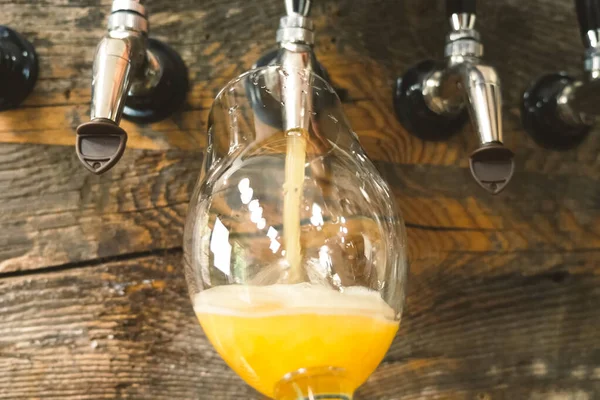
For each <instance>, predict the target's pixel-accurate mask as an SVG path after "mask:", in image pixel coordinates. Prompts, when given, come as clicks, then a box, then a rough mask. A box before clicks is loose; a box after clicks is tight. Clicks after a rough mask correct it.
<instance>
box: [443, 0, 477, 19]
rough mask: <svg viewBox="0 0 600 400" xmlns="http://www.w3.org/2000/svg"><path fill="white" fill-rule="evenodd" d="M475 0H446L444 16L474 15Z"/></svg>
mask: <svg viewBox="0 0 600 400" xmlns="http://www.w3.org/2000/svg"><path fill="white" fill-rule="evenodd" d="M475 3H476V1H475V0H446V16H447V17H450V16H451V15H452V14H463V13H464V14H475V12H476V7H475Z"/></svg>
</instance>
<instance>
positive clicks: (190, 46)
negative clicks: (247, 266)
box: [0, 0, 600, 400]
mask: <svg viewBox="0 0 600 400" xmlns="http://www.w3.org/2000/svg"><path fill="white" fill-rule="evenodd" d="M110 3H111V2H110V0H101V1H95V0H0V18H1V21H0V23H2V24H6V25H9V26H12V27H14V28H17V29H18V30H19V31H20V32H22V33H23V34H24V35H25V36H26V37H28V38H29V39H30V40H31V41H32V42H33V43H34V44H35V45H36V47H37V51H38V53H39V56H40V62H41V77H40V80H39V82H38V84H37V87H36V89H35V92H34V94H33V95H32V96H31V97H30V98H29V99H27V101H26V103H25V104H24V105H23V106H22V107H20V108H19V109H17V110H14V111H10V112H3V113H1V114H0V142H2V144H1V145H0V399H11V400H13V399H30V398H45V399H100V398H135V399H140V398H145V399H173V398H178V399H205V400H209V399H210V400H230V399H242V398H248V399H258V398H259V396H258V395H256V394H255V393H254V392H253V391H252V390H251V389H249V388H248V387H247V386H245V385H244V384H243V383H242V381H241V380H240V379H239V378H237V377H236V376H235V375H234V374H233V373H232V372H231V371H230V370H229V369H228V368H227V367H226V366H225V364H224V363H223V362H222V361H221V360H220V358H219V357H218V356H217V355H216V353H215V352H214V351H213V350H212V348H211V347H210V345H209V344H208V343H207V341H206V339H205V337H204V335H203V333H202V331H201V329H200V327H199V326H198V324H197V323H196V321H195V320H194V316H193V313H192V308H191V305H190V303H189V300H188V297H187V293H186V287H185V282H184V278H183V272H182V267H181V241H182V240H181V235H182V226H183V220H184V216H185V212H186V206H187V201H188V198H189V195H190V191H191V189H192V186H193V184H194V182H195V179H196V177H197V174H198V171H199V169H200V164H201V160H202V151H203V149H204V145H205V143H206V139H205V134H204V127H205V124H206V117H207V113H208V109H209V107H210V104H211V101H212V98H213V96H214V95H215V94H216V92H217V91H218V89H219V88H220V87H221V86H223V85H224V84H225V83H226V82H227V81H228V80H229V79H231V78H233V77H234V76H236V75H237V74H239V73H241V72H243V71H244V70H246V69H248V68H249V67H250V65H251V64H252V63H253V62H254V61H255V60H256V59H257V58H258V57H259V56H260V55H261V54H263V53H264V52H265V51H267V50H269V49H270V48H272V47H273V45H274V33H275V28H276V26H277V23H278V18H279V16H280V15H282V13H283V2H282V1H281V0H253V1H247V0H227V1H222V0H204V1H196V0H178V1H171V0H148V1H146V2H145V4H146V6H147V8H148V9H149V11H150V21H151V29H152V35H153V36H155V37H157V38H159V39H162V40H165V41H166V42H168V43H170V44H171V45H173V46H174V47H175V48H176V49H178V50H179V51H180V53H181V54H182V56H183V57H184V59H185V61H186V62H187V64H188V66H189V69H190V77H191V79H192V82H193V89H192V91H191V93H190V94H189V98H188V102H187V104H186V105H185V107H184V109H183V110H181V112H179V113H178V114H176V115H174V116H173V117H172V118H170V119H168V120H166V121H163V122H160V123H157V124H154V125H149V126H136V125H133V124H131V123H126V122H125V123H124V124H123V125H124V127H125V128H126V129H127V130H128V132H130V135H131V136H130V141H129V143H128V150H127V151H126V154H125V156H124V157H123V159H122V161H121V162H120V164H119V165H118V166H117V167H115V168H114V169H113V170H112V171H110V172H109V173H107V174H105V175H103V176H101V177H98V176H94V175H92V174H90V173H88V172H87V171H86V170H84V168H83V167H82V166H80V165H79V162H78V160H77V158H76V155H75V149H74V142H75V140H74V139H75V136H74V129H75V127H76V126H77V125H78V124H79V123H80V122H82V121H86V120H87V118H88V117H87V116H88V112H89V101H90V81H91V79H90V78H91V66H92V58H93V54H94V49H95V46H96V44H97V42H98V41H99V39H100V37H101V36H102V35H103V33H104V30H105V28H104V27H105V25H106V20H107V16H108V12H109V10H110ZM314 3H315V4H314V10H313V11H314V12H313V15H314V17H315V21H316V26H317V33H318V43H317V46H316V52H317V54H318V57H319V59H320V60H321V62H322V63H323V64H324V65H325V66H326V67H327V68H328V70H329V73H330V74H331V76H332V79H333V81H334V84H335V85H336V87H339V88H342V89H344V92H345V93H346V95H345V96H344V97H345V98H344V107H345V110H346V112H347V114H348V116H349V119H350V121H351V123H352V124H353V127H354V128H355V130H356V131H357V133H358V134H359V136H360V138H361V141H362V143H363V145H364V147H365V148H366V150H367V152H368V154H369V155H370V156H371V157H372V159H373V160H374V161H375V163H376V166H377V167H378V168H379V170H380V171H381V172H382V173H383V174H384V176H385V178H386V179H387V180H388V181H389V183H390V184H391V186H392V187H393V189H394V192H395V194H396V196H397V200H398V204H399V207H400V208H401V211H402V212H403V214H404V217H405V219H406V222H407V225H408V235H409V247H410V258H411V268H412V269H411V273H410V281H409V283H410V285H409V296H408V305H407V308H406V310H407V311H406V314H405V318H404V319H403V325H402V327H401V329H400V332H399V334H398V337H397V340H396V341H395V342H394V344H393V346H392V348H391V350H390V351H389V353H388V355H387V357H386V358H385V360H384V361H383V363H382V365H381V366H380V368H379V369H378V370H377V372H376V373H375V374H374V375H373V376H372V378H370V379H369V381H368V382H367V383H366V384H365V385H364V387H362V388H361V389H360V390H359V392H358V394H357V399H359V400H360V399H362V400H405V399H406V400H408V399H479V400H485V399H487V400H491V399H494V400H495V399H532V400H540V399H551V400H566V399H572V400H588V399H598V398H600V156H599V154H600V132H593V133H592V135H590V137H589V138H588V139H587V141H586V142H584V143H583V145H581V146H580V147H579V148H577V149H575V150H571V151H568V152H552V151H547V150H542V149H540V148H539V147H538V146H536V145H535V144H534V143H533V141H532V140H531V139H529V138H528V137H527V136H526V134H525V133H524V132H523V131H522V129H521V125H520V120H519V112H518V103H519V98H520V96H521V93H522V91H523V89H524V88H525V87H526V86H527V85H528V83H529V82H530V81H531V80H532V79H534V78H535V77H536V76H539V75H540V74H542V73H544V72H551V71H557V70H566V71H568V72H571V73H573V74H576V75H577V74H579V73H580V71H581V69H582V67H581V65H582V54H583V49H582V45H581V43H580V40H579V35H578V31H577V25H576V18H575V15H574V10H573V5H572V2H571V1H567V0H530V1H523V0H502V1H500V0H499V1H491V0H490V1H486V2H483V1H482V2H480V3H481V4H480V12H479V17H478V27H479V28H480V30H481V33H482V36H483V39H484V42H485V45H486V59H487V60H488V61H489V63H491V64H493V65H494V66H496V67H497V68H498V70H499V73H500V76H501V78H502V80H503V84H504V86H503V95H504V102H505V110H504V125H505V137H506V143H507V145H508V146H509V147H510V148H512V149H514V150H515V152H516V154H517V164H518V168H517V171H516V173H515V178H514V180H513V182H512V183H511V184H510V186H509V187H508V188H507V189H506V191H505V192H504V193H503V194H501V195H500V196H498V197H491V196H489V195H487V194H486V193H485V192H484V191H483V190H482V189H480V188H479V187H477V185H476V184H475V183H474V182H473V181H472V179H471V177H470V174H469V171H468V164H467V157H468V154H469V153H470V151H471V150H473V149H474V148H475V145H476V137H475V135H474V134H473V132H472V130H471V128H470V127H466V128H465V131H464V132H463V133H461V134H459V135H457V136H455V137H454V138H453V139H451V140H450V141H448V142H442V143H425V142H422V141H420V140H418V139H416V138H414V137H412V136H410V135H409V134H408V133H407V132H406V131H405V130H404V129H403V128H402V127H401V126H400V125H399V123H398V122H397V121H396V119H395V116H394V113H393V111H392V103H391V97H392V90H391V87H392V82H393V81H394V79H395V77H396V76H397V75H399V74H401V73H402V71H404V70H405V69H406V68H408V67H409V66H410V65H411V64H414V63H415V62H417V61H420V60H422V59H425V58H434V57H435V58H439V57H441V55H442V52H443V50H442V49H443V40H444V39H443V38H444V34H445V31H446V26H447V24H446V22H445V18H444V15H443V14H444V12H443V2H442V1H441V0H437V1H436V0H404V1H395V0H380V1H376V0H316V1H314Z"/></svg>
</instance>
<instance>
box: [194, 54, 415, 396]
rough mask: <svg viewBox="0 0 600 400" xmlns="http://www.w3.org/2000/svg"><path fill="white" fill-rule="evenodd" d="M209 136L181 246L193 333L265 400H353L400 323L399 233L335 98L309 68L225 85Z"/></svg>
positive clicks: (261, 73) (271, 71)
mask: <svg viewBox="0 0 600 400" xmlns="http://www.w3.org/2000/svg"><path fill="white" fill-rule="evenodd" d="M290 80H293V82H294V85H296V86H295V87H297V88H300V89H301V92H299V94H298V96H300V97H299V98H296V99H294V101H293V102H292V103H290V102H286V101H285V100H286V98H289V96H290V94H289V89H286V88H288V87H289V85H290V84H291V83H290ZM286 91H287V92H288V93H286ZM290 104H293V106H290ZM290 107H293V109H292V110H290ZM294 110H295V112H294ZM273 113H274V114H278V115H280V117H279V118H272V114H273ZM296 116H297V117H296ZM291 120H294V122H292V123H291V122H290V121H291ZM266 121H269V123H270V124H269V123H267V122H266ZM273 121H280V122H278V123H276V126H273ZM290 124H291V125H290ZM290 126H291V127H292V128H290ZM294 126H300V127H301V129H294ZM208 132H209V145H208V148H207V154H206V158H205V164H204V168H203V171H202V175H201V177H200V180H199V181H198V184H197V186H196V188H195V190H194V193H193V196H192V201H191V204H190V209H189V214H188V219H187V222H186V229H185V239H184V250H185V269H186V278H187V281H188V285H189V290H190V295H191V298H192V301H193V304H194V309H195V311H196V314H197V316H198V319H199V321H200V324H201V325H202V328H203V329H204V332H205V333H206V335H207V337H208V339H209V340H210V341H211V343H212V344H213V345H214V347H215V348H216V350H217V351H218V352H219V354H220V355H221V356H222V357H223V359H224V360H225V361H226V362H227V364H228V365H229V366H230V367H231V368H232V369H233V370H234V371H235V372H236V373H237V374H239V375H240V376H241V377H242V378H243V379H244V380H245V381H246V382H247V383H248V384H249V385H251V386H252V387H254V388H255V389H257V390H258V391H260V392H261V393H263V394H265V395H267V396H269V397H271V398H275V399H278V400H292V399H294V400H296V399H298V398H300V399H305V398H306V399H313V398H314V399H318V398H323V399H324V398H328V399H351V398H352V394H353V392H354V391H355V389H356V388H357V387H358V386H359V385H361V384H362V383H363V382H364V381H365V380H366V379H367V377H368V376H369V375H370V374H371V373H372V372H373V371H374V370H375V368H376V367H377V365H378V364H379V362H380V361H381V360H382V358H383V356H384V355H385V352H386V351H387V349H388V347H389V345H390V343H391V341H392V339H393V337H394V336H395V334H396V332H397V330H398V326H399V322H400V316H401V313H402V306H403V298H404V283H405V277H406V268H407V267H406V255H405V251H406V249H405V233H404V225H403V222H402V220H401V218H400V216H399V215H398V214H397V209H396V206H395V203H394V199H393V198H392V196H391V193H390V190H389V188H388V187H387V185H386V183H385V182H384V181H383V179H382V178H381V177H380V175H379V174H378V173H377V171H376V169H375V168H374V167H373V165H372V164H371V162H370V161H369V160H368V159H367V157H366V156H365V154H364V151H363V150H362V148H361V147H360V145H359V143H358V140H357V137H356V135H355V134H354V133H353V132H352V130H351V129H350V127H349V125H348V123H347V121H346V118H345V116H344V114H343V112H342V109H341V104H340V102H339V99H338V98H337V96H336V94H335V92H334V91H333V89H332V88H331V87H330V86H329V85H328V84H327V83H326V82H325V81H323V80H322V79H321V78H319V77H318V76H316V75H314V74H311V73H310V72H308V71H293V70H289V69H284V68H282V67H278V66H273V67H265V68H261V69H258V70H253V71H250V72H248V73H246V74H244V75H242V76H240V77H239V78H237V79H236V80H234V81H232V82H230V83H229V84H228V85H227V87H225V88H224V89H223V90H222V91H221V92H220V94H219V95H218V96H217V98H216V99H215V102H214V104H213V107H212V110H211V113H210V118H209V129H208Z"/></svg>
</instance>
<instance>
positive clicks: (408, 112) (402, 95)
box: [394, 60, 469, 141]
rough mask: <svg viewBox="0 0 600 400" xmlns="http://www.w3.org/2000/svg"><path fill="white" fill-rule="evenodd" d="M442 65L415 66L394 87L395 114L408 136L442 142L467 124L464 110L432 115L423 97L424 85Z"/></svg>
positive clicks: (429, 61) (466, 115) (425, 64)
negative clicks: (452, 113)
mask: <svg viewBox="0 0 600 400" xmlns="http://www.w3.org/2000/svg"><path fill="white" fill-rule="evenodd" d="M440 69H443V65H442V64H438V63H436V62H435V61H433V60H426V61H422V62H420V63H418V64H417V65H415V66H413V67H411V68H410V69H408V70H407V71H406V73H405V74H404V76H402V77H401V78H398V80H397V81H396V83H395V85H394V110H395V111H396V115H397V117H398V119H399V120H400V123H401V124H402V125H403V126H404V127H405V128H406V129H407V130H408V132H409V133H411V134H413V135H415V136H417V137H418V138H420V139H423V140H429V141H442V140H447V139H448V138H450V137H451V136H453V135H454V134H456V133H457V132H458V131H459V130H460V129H461V128H462V127H463V126H464V124H465V123H466V122H467V121H468V119H469V114H468V111H467V109H466V108H464V109H463V110H461V111H460V112H458V113H457V114H454V115H448V114H438V113H436V112H434V111H432V110H431V109H430V108H429V107H428V106H427V103H426V102H425V98H424V96H423V93H424V83H425V82H426V81H427V78H428V77H429V76H430V75H431V74H432V73H434V72H435V71H436V70H440Z"/></svg>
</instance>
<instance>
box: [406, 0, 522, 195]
mask: <svg viewBox="0 0 600 400" xmlns="http://www.w3.org/2000/svg"><path fill="white" fill-rule="evenodd" d="M475 7H476V2H475V0H447V2H446V13H447V17H448V20H449V22H450V27H451V30H450V32H449V33H448V35H447V37H446V48H445V56H446V60H445V62H444V63H439V62H435V61H429V60H428V61H423V62H421V63H419V64H417V65H416V66H414V67H413V68H411V69H410V70H408V71H407V72H406V73H405V74H404V76H403V77H401V78H400V79H398V81H397V82H396V87H395V93H394V106H395V111H396V114H397V116H398V119H399V120H400V122H401V123H402V124H403V125H404V127H405V128H406V129H407V130H408V131H409V132H410V133H412V134H414V135H416V136H417V137H420V138H422V139H425V140H444V139H447V138H448V137H449V136H451V135H452V134H454V133H455V132H456V131H458V130H459V129H460V128H461V127H462V126H463V125H464V123H465V122H466V121H467V119H468V116H467V115H468V114H470V116H471V121H472V124H473V128H474V130H475V132H476V133H477V136H478V138H479V144H480V145H479V148H477V149H476V150H475V151H473V152H472V153H471V156H470V160H469V163H470V168H471V173H472V175H473V177H474V179H475V181H476V182H477V183H478V184H479V185H480V186H481V187H483V188H484V189H485V190H487V191H488V192H489V193H492V194H497V193H499V192H500V191H502V189H504V188H505V187H506V185H507V184H508V182H509V181H510V179H511V177H512V175H513V171H514V160H513V157H514V155H513V152H512V151H511V150H509V149H508V148H506V147H504V145H503V139H502V96H501V93H500V79H499V78H498V74H497V73H496V70H495V69H494V68H493V67H491V66H488V65H484V64H482V62H481V59H482V56H483V44H482V43H481V39H480V35H479V32H477V30H475V20H476V9H475ZM467 110H468V114H467Z"/></svg>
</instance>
